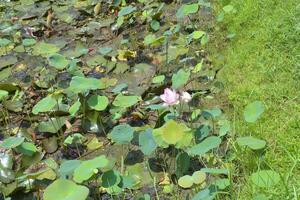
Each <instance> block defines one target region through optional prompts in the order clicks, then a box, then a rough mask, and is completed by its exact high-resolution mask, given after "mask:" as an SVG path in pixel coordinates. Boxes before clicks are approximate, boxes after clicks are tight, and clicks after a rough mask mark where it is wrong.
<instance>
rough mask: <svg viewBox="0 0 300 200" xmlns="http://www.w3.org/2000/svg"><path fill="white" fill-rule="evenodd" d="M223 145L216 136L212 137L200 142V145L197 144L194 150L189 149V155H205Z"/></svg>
mask: <svg viewBox="0 0 300 200" xmlns="http://www.w3.org/2000/svg"><path fill="white" fill-rule="evenodd" d="M220 144H221V139H220V138H219V137H216V136H210V137H208V138H206V139H205V140H203V141H202V142H200V143H199V144H196V145H195V146H193V147H192V148H190V149H188V153H189V154H190V155H198V156H201V155H204V154H205V153H207V152H208V151H210V150H212V149H214V148H217V147H218V146H219V145H220Z"/></svg>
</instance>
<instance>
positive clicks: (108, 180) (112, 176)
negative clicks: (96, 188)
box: [101, 170, 121, 188]
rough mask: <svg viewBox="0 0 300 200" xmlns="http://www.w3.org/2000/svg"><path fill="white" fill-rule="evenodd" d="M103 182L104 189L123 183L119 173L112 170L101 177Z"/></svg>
mask: <svg viewBox="0 0 300 200" xmlns="http://www.w3.org/2000/svg"><path fill="white" fill-rule="evenodd" d="M101 181H102V187H104V188H110V187H113V186H116V185H118V184H119V183H120V182H121V177H120V174H119V172H118V171H116V170H110V171H107V172H104V174H103V175H102V177H101Z"/></svg>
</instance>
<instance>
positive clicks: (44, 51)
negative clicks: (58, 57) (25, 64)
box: [32, 42, 59, 57]
mask: <svg viewBox="0 0 300 200" xmlns="http://www.w3.org/2000/svg"><path fill="white" fill-rule="evenodd" d="M58 51H59V48H58V47H57V46H55V45H54V44H48V43H45V42H38V43H37V44H36V45H35V46H34V47H33V52H32V54H33V55H41V56H45V57H48V56H49V55H53V54H55V53H57V52H58Z"/></svg>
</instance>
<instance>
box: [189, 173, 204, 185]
mask: <svg viewBox="0 0 300 200" xmlns="http://www.w3.org/2000/svg"><path fill="white" fill-rule="evenodd" d="M192 178H193V182H194V184H202V183H204V182H205V180H206V174H205V173H204V172H202V171H195V172H194V173H193V175H192Z"/></svg>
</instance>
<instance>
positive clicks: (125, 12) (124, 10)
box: [118, 5, 136, 17]
mask: <svg viewBox="0 0 300 200" xmlns="http://www.w3.org/2000/svg"><path fill="white" fill-rule="evenodd" d="M135 10H136V7H133V6H131V5H130V6H126V7H124V8H122V9H121V10H120V11H119V13H118V17H122V16H125V15H129V14H130V13H132V12H134V11H135Z"/></svg>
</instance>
